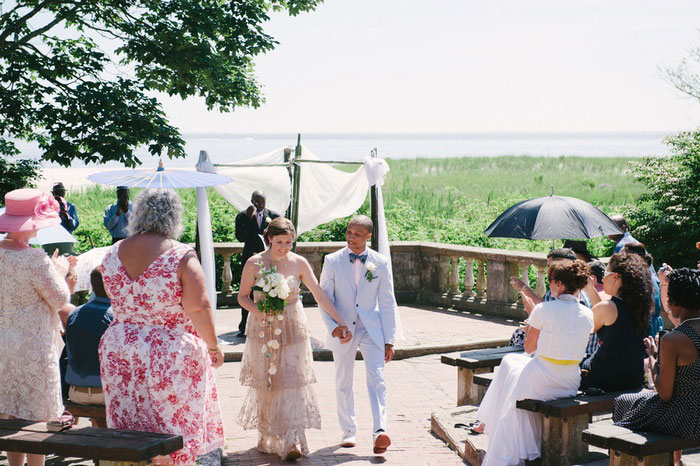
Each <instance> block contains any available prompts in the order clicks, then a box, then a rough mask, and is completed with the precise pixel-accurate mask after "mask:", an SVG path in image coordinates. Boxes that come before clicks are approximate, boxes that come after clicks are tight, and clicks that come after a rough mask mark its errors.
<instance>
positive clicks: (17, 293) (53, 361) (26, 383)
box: [0, 189, 76, 466]
mask: <svg viewBox="0 0 700 466" xmlns="http://www.w3.org/2000/svg"><path fill="white" fill-rule="evenodd" d="M58 210H59V206H58V203H57V202H56V200H55V199H54V198H53V197H51V196H50V195H48V194H46V193H43V192H41V191H38V190H36V189H16V190H14V191H11V192H9V193H7V194H6V195H5V212H4V213H3V214H2V215H0V232H5V233H7V236H6V237H5V239H3V240H2V241H0V270H3V271H5V272H6V273H3V274H2V275H0V354H2V358H0V374H2V377H0V418H4V419H14V418H18V419H27V420H32V421H48V420H50V419H54V418H57V417H59V416H60V415H61V413H62V412H63V402H62V400H61V383H60V375H59V368H58V356H59V354H58V344H57V343H58V342H59V341H60V329H61V324H60V320H59V317H58V310H59V309H61V308H62V307H63V306H64V305H65V304H66V303H67V302H68V299H69V297H70V292H69V286H70V285H74V284H75V280H76V277H75V273H74V272H73V268H74V267H75V262H76V261H75V259H73V258H71V259H66V258H59V257H55V255H54V257H52V258H49V257H48V256H47V255H46V253H45V252H44V251H43V250H41V249H35V248H32V247H30V246H29V240H30V239H31V238H33V237H34V236H36V233H37V230H39V229H41V228H45V227H48V226H52V225H58V224H60V223H61V219H60V218H59V216H58ZM8 271H11V273H8ZM26 456H27V464H28V465H30V466H35V465H43V464H44V455H30V454H27V455H26ZM7 459H8V462H9V464H10V466H17V465H23V464H24V459H25V454H24V453H20V452H7Z"/></svg>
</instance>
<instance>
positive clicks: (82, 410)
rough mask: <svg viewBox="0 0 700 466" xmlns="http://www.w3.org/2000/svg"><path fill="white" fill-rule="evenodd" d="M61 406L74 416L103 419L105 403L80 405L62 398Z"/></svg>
mask: <svg viewBox="0 0 700 466" xmlns="http://www.w3.org/2000/svg"><path fill="white" fill-rule="evenodd" d="M63 406H64V407H65V408H66V411H68V412H69V413H71V414H72V415H73V416H75V417H89V418H93V419H105V418H106V417H107V415H106V413H105V405H81V404H78V403H73V402H72V401H70V400H64V401H63Z"/></svg>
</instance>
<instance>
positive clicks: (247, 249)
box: [236, 209, 279, 266]
mask: <svg viewBox="0 0 700 466" xmlns="http://www.w3.org/2000/svg"><path fill="white" fill-rule="evenodd" d="M268 217H269V218H270V220H272V219H274V218H277V217H279V215H278V214H276V213H274V212H273V211H271V210H270V209H265V210H263V221H262V225H261V226H260V228H258V222H257V221H256V220H255V216H253V218H248V216H247V215H246V214H245V210H244V211H243V212H241V213H239V214H238V215H236V239H237V240H238V241H240V242H242V243H243V256H242V257H241V266H244V265H245V263H246V261H247V260H248V259H250V258H251V257H252V256H254V255H255V254H257V253H259V252H260V251H264V250H265V244H264V243H263V240H262V238H261V235H262V234H263V232H264V231H265V228H267V220H266V219H267V218H268Z"/></svg>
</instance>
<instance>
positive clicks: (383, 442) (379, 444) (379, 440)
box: [374, 431, 391, 454]
mask: <svg viewBox="0 0 700 466" xmlns="http://www.w3.org/2000/svg"><path fill="white" fill-rule="evenodd" d="M389 445H391V439H390V438H389V436H388V435H387V434H386V432H384V431H381V432H377V433H375V434H374V453H375V454H382V453H384V452H385V451H386V449H387V448H389Z"/></svg>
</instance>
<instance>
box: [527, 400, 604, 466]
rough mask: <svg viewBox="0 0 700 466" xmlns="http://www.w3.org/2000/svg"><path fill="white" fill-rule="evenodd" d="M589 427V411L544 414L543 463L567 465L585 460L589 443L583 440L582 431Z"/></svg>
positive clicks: (547, 465) (546, 464)
mask: <svg viewBox="0 0 700 466" xmlns="http://www.w3.org/2000/svg"><path fill="white" fill-rule="evenodd" d="M587 428H588V413H585V414H579V415H578V416H571V417H553V416H544V419H543V421H542V454H541V456H540V457H541V458H542V464H543V465H544V466H553V465H557V466H559V465H561V466H566V465H571V464H579V463H581V462H584V461H585V459H586V456H588V445H587V444H585V443H583V440H581V433H582V432H583V431H584V430H586V429H587ZM611 464H612V463H611Z"/></svg>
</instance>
